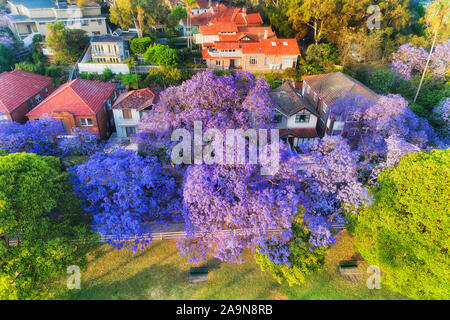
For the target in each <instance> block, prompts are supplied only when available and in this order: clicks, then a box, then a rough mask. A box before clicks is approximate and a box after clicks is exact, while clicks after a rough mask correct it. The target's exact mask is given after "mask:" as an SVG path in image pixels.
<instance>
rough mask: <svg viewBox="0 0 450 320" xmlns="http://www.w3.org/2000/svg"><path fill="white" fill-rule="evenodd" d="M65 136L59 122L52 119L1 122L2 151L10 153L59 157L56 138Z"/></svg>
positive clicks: (0, 146)
mask: <svg viewBox="0 0 450 320" xmlns="http://www.w3.org/2000/svg"><path fill="white" fill-rule="evenodd" d="M61 134H64V130H63V128H62V126H61V124H60V122H59V121H58V120H55V119H53V118H51V117H45V118H41V119H39V120H33V121H28V122H26V123H25V124H20V123H17V122H8V121H1V122H0V149H3V150H5V151H6V152H8V153H14V152H30V153H36V154H40V155H50V156H54V155H57V153H58V152H57V151H58V150H57V142H56V137H57V136H59V135H61Z"/></svg>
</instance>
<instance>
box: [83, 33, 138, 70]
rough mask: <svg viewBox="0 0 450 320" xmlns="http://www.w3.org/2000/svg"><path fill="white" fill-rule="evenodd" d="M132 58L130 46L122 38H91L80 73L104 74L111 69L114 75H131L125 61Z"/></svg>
mask: <svg viewBox="0 0 450 320" xmlns="http://www.w3.org/2000/svg"><path fill="white" fill-rule="evenodd" d="M129 56H130V50H129V49H128V44H127V43H126V42H125V40H124V38H123V37H122V36H115V35H103V36H95V37H92V38H91V43H90V45H89V47H88V49H87V50H86V52H85V54H84V56H83V57H82V58H81V61H80V62H79V63H78V70H79V72H88V73H102V72H103V71H104V70H105V69H106V68H109V69H110V70H111V71H112V72H113V73H123V74H126V73H130V71H129V68H128V65H127V64H126V63H125V60H126V59H127V58H128V57H129Z"/></svg>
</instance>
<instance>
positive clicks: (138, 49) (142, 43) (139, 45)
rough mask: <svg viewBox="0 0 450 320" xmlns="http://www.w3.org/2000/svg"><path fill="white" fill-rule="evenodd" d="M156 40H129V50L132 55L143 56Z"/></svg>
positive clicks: (148, 38) (145, 38)
mask: <svg viewBox="0 0 450 320" xmlns="http://www.w3.org/2000/svg"><path fill="white" fill-rule="evenodd" d="M155 40H156V39H153V38H151V37H143V38H137V39H132V40H130V49H131V51H132V52H133V53H134V54H143V53H145V51H147V49H148V47H150V45H151V44H152V43H154V42H155Z"/></svg>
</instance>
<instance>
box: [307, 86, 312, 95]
mask: <svg viewBox="0 0 450 320" xmlns="http://www.w3.org/2000/svg"><path fill="white" fill-rule="evenodd" d="M309 89H311V87H310V86H308V88H306V93H307V94H309Z"/></svg>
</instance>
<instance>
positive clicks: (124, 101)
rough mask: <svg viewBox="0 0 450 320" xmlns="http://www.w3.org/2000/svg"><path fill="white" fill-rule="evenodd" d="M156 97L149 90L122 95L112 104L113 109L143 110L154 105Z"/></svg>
mask: <svg viewBox="0 0 450 320" xmlns="http://www.w3.org/2000/svg"><path fill="white" fill-rule="evenodd" d="M157 98H158V96H157V95H156V94H155V93H153V92H152V91H151V90H150V89H149V88H145V89H141V90H134V91H129V92H124V93H122V94H121V95H120V96H119V98H118V99H117V101H116V103H114V106H113V109H136V110H139V111H140V110H143V109H145V108H147V107H149V106H151V105H153V104H155V103H156V100H157Z"/></svg>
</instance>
